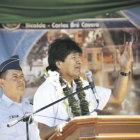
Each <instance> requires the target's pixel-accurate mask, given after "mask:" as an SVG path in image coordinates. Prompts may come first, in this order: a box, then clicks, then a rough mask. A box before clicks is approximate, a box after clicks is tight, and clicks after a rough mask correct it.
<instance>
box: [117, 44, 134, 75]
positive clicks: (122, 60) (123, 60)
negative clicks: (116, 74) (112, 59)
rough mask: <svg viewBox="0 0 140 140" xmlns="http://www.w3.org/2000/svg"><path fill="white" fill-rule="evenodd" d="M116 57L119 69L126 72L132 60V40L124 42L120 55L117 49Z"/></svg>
mask: <svg viewBox="0 0 140 140" xmlns="http://www.w3.org/2000/svg"><path fill="white" fill-rule="evenodd" d="M117 58H118V62H119V64H120V67H121V71H123V72H125V73H128V72H129V71H130V69H131V62H132V42H129V43H128V42H126V43H125V49H124V52H123V53H122V55H120V52H119V50H117Z"/></svg>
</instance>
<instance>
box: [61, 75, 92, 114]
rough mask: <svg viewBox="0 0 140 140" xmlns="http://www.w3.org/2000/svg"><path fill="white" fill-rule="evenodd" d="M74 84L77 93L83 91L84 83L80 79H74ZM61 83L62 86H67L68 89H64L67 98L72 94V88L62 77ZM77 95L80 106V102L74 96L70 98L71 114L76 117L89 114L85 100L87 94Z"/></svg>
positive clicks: (80, 93) (82, 92)
mask: <svg viewBox="0 0 140 140" xmlns="http://www.w3.org/2000/svg"><path fill="white" fill-rule="evenodd" d="M74 82H75V83H76V90H77V91H78V90H80V89H82V81H81V79H80V78H76V79H74ZM60 83H61V86H64V85H66V87H65V88H63V92H64V94H65V96H68V95H69V94H72V88H70V87H69V86H68V84H67V83H66V82H65V81H64V80H63V78H62V77H60ZM77 95H78V98H79V100H80V106H79V105H78V101H77V100H76V99H75V97H74V96H71V97H69V98H68V102H69V106H70V107H71V112H72V113H73V115H74V116H80V115H87V114H89V108H88V102H87V101H86V100H85V96H86V95H85V92H84V91H81V92H79V93H78V94H77Z"/></svg>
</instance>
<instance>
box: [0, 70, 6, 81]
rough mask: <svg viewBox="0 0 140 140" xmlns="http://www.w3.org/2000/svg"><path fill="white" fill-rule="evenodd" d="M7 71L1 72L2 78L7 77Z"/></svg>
mask: <svg viewBox="0 0 140 140" xmlns="http://www.w3.org/2000/svg"><path fill="white" fill-rule="evenodd" d="M6 74H7V71H4V72H0V79H5V77H6Z"/></svg>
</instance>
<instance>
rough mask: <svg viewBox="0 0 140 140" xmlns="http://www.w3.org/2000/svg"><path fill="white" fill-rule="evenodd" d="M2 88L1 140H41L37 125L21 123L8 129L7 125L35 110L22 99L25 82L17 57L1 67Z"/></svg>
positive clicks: (0, 79)
mask: <svg viewBox="0 0 140 140" xmlns="http://www.w3.org/2000/svg"><path fill="white" fill-rule="evenodd" d="M0 87H1V88H2V90H3V95H2V97H1V98H0V140H27V134H29V135H28V140H40V136H39V130H38V128H37V124H35V123H32V124H28V125H27V126H29V127H28V129H29V130H28V132H26V129H27V127H26V122H23V121H20V122H18V123H17V124H15V125H13V126H11V127H8V126H7V124H9V123H11V122H13V121H14V120H19V119H21V117H23V116H24V115H25V114H26V113H29V112H32V111H33V108H32V105H31V104H30V103H29V101H28V100H27V99H25V98H23V97H22V95H23V93H24V89H25V80H24V75H23V72H22V69H21V67H20V65H19V57H18V56H17V55H15V56H12V57H10V58H9V59H8V60H6V61H4V62H3V63H2V64H1V65H0Z"/></svg>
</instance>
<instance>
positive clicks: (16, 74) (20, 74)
mask: <svg viewBox="0 0 140 140" xmlns="http://www.w3.org/2000/svg"><path fill="white" fill-rule="evenodd" d="M12 75H13V76H15V75H18V74H17V73H12ZM20 75H22V76H23V73H21V74H20Z"/></svg>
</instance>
